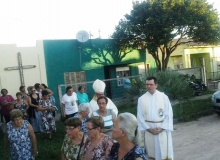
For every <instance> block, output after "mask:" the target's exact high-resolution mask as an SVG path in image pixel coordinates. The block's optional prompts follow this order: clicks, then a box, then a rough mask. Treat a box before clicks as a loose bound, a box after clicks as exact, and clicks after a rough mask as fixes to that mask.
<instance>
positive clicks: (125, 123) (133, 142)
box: [108, 113, 148, 160]
mask: <svg viewBox="0 0 220 160" xmlns="http://www.w3.org/2000/svg"><path fill="white" fill-rule="evenodd" d="M137 127H138V126H137V119H136V117H135V116H134V115H133V114H131V113H121V114H119V115H118V117H117V118H116V119H115V120H114V127H113V129H112V138H113V139H115V140H116V141H117V143H114V144H113V146H112V149H111V152H110V155H109V159H108V160H118V159H120V160H148V158H147V157H146V155H145V153H144V151H143V149H142V148H140V147H139V146H138V145H137V144H138V141H139V138H138V135H139V134H138V129H137Z"/></svg>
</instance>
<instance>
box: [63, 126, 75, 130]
mask: <svg viewBox="0 0 220 160" xmlns="http://www.w3.org/2000/svg"><path fill="white" fill-rule="evenodd" d="M74 129H75V128H74V127H70V128H66V129H65V131H72V130H74Z"/></svg>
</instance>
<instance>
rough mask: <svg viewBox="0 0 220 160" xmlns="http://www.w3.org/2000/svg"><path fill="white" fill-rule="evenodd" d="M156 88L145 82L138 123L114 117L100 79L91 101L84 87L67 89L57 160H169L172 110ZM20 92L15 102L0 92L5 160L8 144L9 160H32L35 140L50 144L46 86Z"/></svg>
mask: <svg viewBox="0 0 220 160" xmlns="http://www.w3.org/2000/svg"><path fill="white" fill-rule="evenodd" d="M126 78H127V77H126ZM126 81H127V83H129V81H128V80H126ZM157 86H158V84H157V79H156V78H155V77H149V78H147V80H146V89H147V92H146V93H145V94H144V95H142V96H141V97H140V98H139V99H138V105H137V118H136V116H134V115H133V114H131V113H127V112H126V113H120V114H118V109H117V107H116V105H115V104H114V103H113V102H112V100H111V99H110V98H108V97H106V96H105V95H104V93H105V87H106V86H105V83H104V82H103V81H101V80H99V79H97V80H96V81H95V82H94V83H93V89H94V92H95V94H94V96H93V98H92V99H91V100H90V101H89V98H88V95H87V94H86V93H85V88H84V87H82V86H79V88H78V92H77V93H76V92H74V90H73V88H72V86H68V87H66V94H64V95H63V97H62V100H61V114H62V117H63V118H65V119H66V120H65V123H64V125H65V129H66V135H64V140H63V144H62V146H61V159H62V160H118V159H120V160H135V159H136V160H164V159H166V160H173V148H172V137H171V131H172V130H173V121H172V120H173V117H172V116H173V115H172V107H171V104H170V101H169V99H168V97H167V96H166V95H165V94H164V93H162V92H159V91H158V90H157ZM19 89H20V92H18V93H17V94H16V98H17V99H16V100H15V99H14V98H13V97H12V96H11V95H8V91H7V90H6V89H2V90H1V94H2V96H1V97H0V105H1V114H2V116H3V117H4V119H5V122H6V123H7V132H6V135H5V140H4V142H5V143H4V144H5V146H4V148H5V156H8V152H7V144H8V142H9V144H10V158H11V159H12V160H15V159H19V160H22V159H34V158H35V157H36V156H37V154H38V153H37V144H36V137H35V134H36V133H43V134H44V139H45V140H46V139H49V140H51V139H52V134H53V133H54V132H56V123H55V112H56V110H57V108H56V106H55V99H54V97H53V92H52V91H51V90H50V89H48V88H47V86H46V85H44V84H39V83H37V84H35V85H34V86H30V87H28V88H27V90H28V93H26V92H25V87H24V86H21V87H20V88H19ZM126 89H127V88H126Z"/></svg>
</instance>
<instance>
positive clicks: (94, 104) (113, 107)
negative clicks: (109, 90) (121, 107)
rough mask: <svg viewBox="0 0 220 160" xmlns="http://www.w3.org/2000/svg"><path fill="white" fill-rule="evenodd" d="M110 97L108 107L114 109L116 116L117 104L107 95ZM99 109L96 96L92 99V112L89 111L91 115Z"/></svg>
mask: <svg viewBox="0 0 220 160" xmlns="http://www.w3.org/2000/svg"><path fill="white" fill-rule="evenodd" d="M106 98H107V99H108V103H107V106H106V108H107V109H112V110H113V111H114V113H115V114H116V116H117V115H118V108H117V107H116V106H115V104H114V103H113V102H112V100H111V99H109V98H108V97H106ZM98 109H99V106H98V104H97V101H96V97H94V98H93V99H92V100H91V101H90V113H89V117H90V116H91V114H92V113H93V112H95V111H97V110H98Z"/></svg>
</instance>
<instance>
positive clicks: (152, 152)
mask: <svg viewBox="0 0 220 160" xmlns="http://www.w3.org/2000/svg"><path fill="white" fill-rule="evenodd" d="M137 120H138V128H139V130H140V131H141V132H142V133H143V134H144V136H143V137H144V140H143V142H144V146H145V150H146V152H147V155H148V156H149V157H152V158H155V160H166V159H167V160H173V144H172V137H171V131H173V111H172V107H171V104H170V101H169V99H168V97H167V96H166V95H165V94H164V93H162V92H159V91H157V90H156V92H155V93H154V94H150V93H149V92H146V93H145V94H144V95H142V96H141V97H140V98H139V99H138V106H137ZM157 127H160V128H162V129H164V130H163V131H162V132H161V133H160V134H159V135H153V134H151V133H150V132H148V131H147V129H149V128H157Z"/></svg>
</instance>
